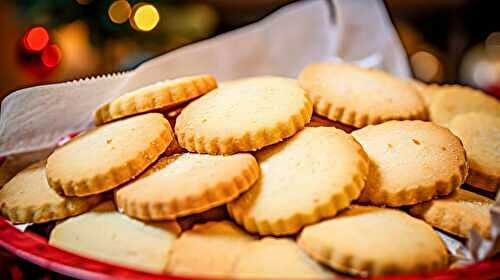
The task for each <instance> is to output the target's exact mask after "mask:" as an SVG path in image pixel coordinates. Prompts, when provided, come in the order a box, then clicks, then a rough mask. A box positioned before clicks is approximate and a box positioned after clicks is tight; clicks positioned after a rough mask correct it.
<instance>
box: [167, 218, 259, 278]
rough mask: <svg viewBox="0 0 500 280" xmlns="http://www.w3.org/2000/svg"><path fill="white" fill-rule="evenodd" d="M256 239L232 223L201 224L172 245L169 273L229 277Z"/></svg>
mask: <svg viewBox="0 0 500 280" xmlns="http://www.w3.org/2000/svg"><path fill="white" fill-rule="evenodd" d="M252 240H254V239H253V237H251V236H250V235H248V234H246V233H245V232H244V231H242V230H241V229H239V228H238V227H237V226H235V225H234V224H233V223H231V222H229V221H222V222H209V223H206V224H198V225H195V226H194V227H193V229H192V230H189V231H186V232H184V233H182V235H181V236H180V237H179V238H178V239H177V240H175V241H174V242H173V243H172V247H171V250H170V256H169V261H168V265H167V268H166V272H168V273H171V274H174V275H181V276H196V277H218V278H224V277H226V278H228V277H230V275H231V271H232V269H233V266H234V264H235V262H236V260H237V258H238V257H239V256H240V255H241V254H246V246H247V245H248V244H249V243H250V242H251V241H252Z"/></svg>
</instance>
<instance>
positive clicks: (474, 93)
mask: <svg viewBox="0 0 500 280" xmlns="http://www.w3.org/2000/svg"><path fill="white" fill-rule="evenodd" d="M468 112H483V113H488V114H491V115H494V116H497V117H500V102H499V101H498V100H496V99H495V98H494V97H492V96H488V95H486V94H485V93H483V92H482V91H479V90H475V89H472V88H469V87H464V86H457V85H455V86H450V87H447V88H445V89H443V90H441V91H440V94H439V95H437V96H435V97H434V98H433V101H432V104H431V106H430V108H429V113H430V119H431V120H432V121H433V122H435V123H437V124H439V125H442V126H447V125H448V123H449V122H450V121H451V120H452V119H453V117H455V116H456V115H459V114H464V113H468Z"/></svg>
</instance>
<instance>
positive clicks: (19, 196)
mask: <svg viewBox="0 0 500 280" xmlns="http://www.w3.org/2000/svg"><path fill="white" fill-rule="evenodd" d="M101 198H102V197H101V196H100V195H93V196H88V197H82V198H79V197H73V198H71V197H70V198H68V197H63V196H60V195H58V194H57V193H56V192H55V191H54V190H53V189H51V188H50V186H49V185H48V183H47V179H46V176H45V160H43V161H39V162H37V163H34V164H32V165H30V166H28V167H27V168H25V169H24V170H22V171H21V172H19V173H18V174H17V175H16V176H14V178H12V179H11V180H10V181H9V182H8V183H7V184H5V186H4V187H3V188H2V189H1V190H0V211H1V213H2V215H3V216H5V217H7V219H9V220H10V221H11V222H13V223H15V224H22V223H45V222H48V221H53V220H59V219H64V218H67V217H70V216H75V215H78V214H80V213H83V212H85V211H87V210H89V209H90V208H92V207H94V206H95V205H96V204H97V203H99V202H100V201H101Z"/></svg>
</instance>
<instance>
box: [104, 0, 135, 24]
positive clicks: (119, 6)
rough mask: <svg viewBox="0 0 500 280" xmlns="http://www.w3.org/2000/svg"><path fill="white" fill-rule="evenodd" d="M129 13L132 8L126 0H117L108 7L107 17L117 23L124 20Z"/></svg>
mask: <svg viewBox="0 0 500 280" xmlns="http://www.w3.org/2000/svg"><path fill="white" fill-rule="evenodd" d="M131 13H132V8H131V7H130V4H129V3H128V2H127V1H126V0H117V1H115V2H113V3H112V4H111V5H110V6H109V9H108V15H109V19H111V21H112V22H114V23H118V24H120V23H124V22H126V21H127V20H128V18H129V17H130V14H131Z"/></svg>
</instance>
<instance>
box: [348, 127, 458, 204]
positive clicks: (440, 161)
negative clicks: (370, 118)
mask: <svg viewBox="0 0 500 280" xmlns="http://www.w3.org/2000/svg"><path fill="white" fill-rule="evenodd" d="M352 135H353V136H354V138H356V140H357V141H358V142H359V143H360V144H361V145H362V146H363V148H364V150H365V151H366V153H367V154H368V156H369V158H370V174H369V176H368V182H367V183H366V187H365V189H364V190H363V193H362V194H361V197H360V201H362V202H370V203H371V204H375V205H389V206H394V207H396V206H403V205H412V204H416V203H419V202H423V201H426V200H430V199H432V198H433V197H434V196H437V195H447V194H449V193H451V192H452V191H453V190H454V189H456V188H457V187H459V186H460V185H462V184H463V183H464V181H465V177H466V176H467V169H468V168H467V161H466V157H465V151H464V148H463V146H462V144H461V143H460V140H459V139H458V137H456V136H455V135H453V134H452V133H451V132H450V131H449V130H448V129H446V128H443V127H440V126H438V125H436V124H433V123H431V122H423V121H390V122H386V123H383V124H379V125H374V126H367V127H365V128H362V129H360V130H356V131H354V132H353V133H352Z"/></svg>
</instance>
